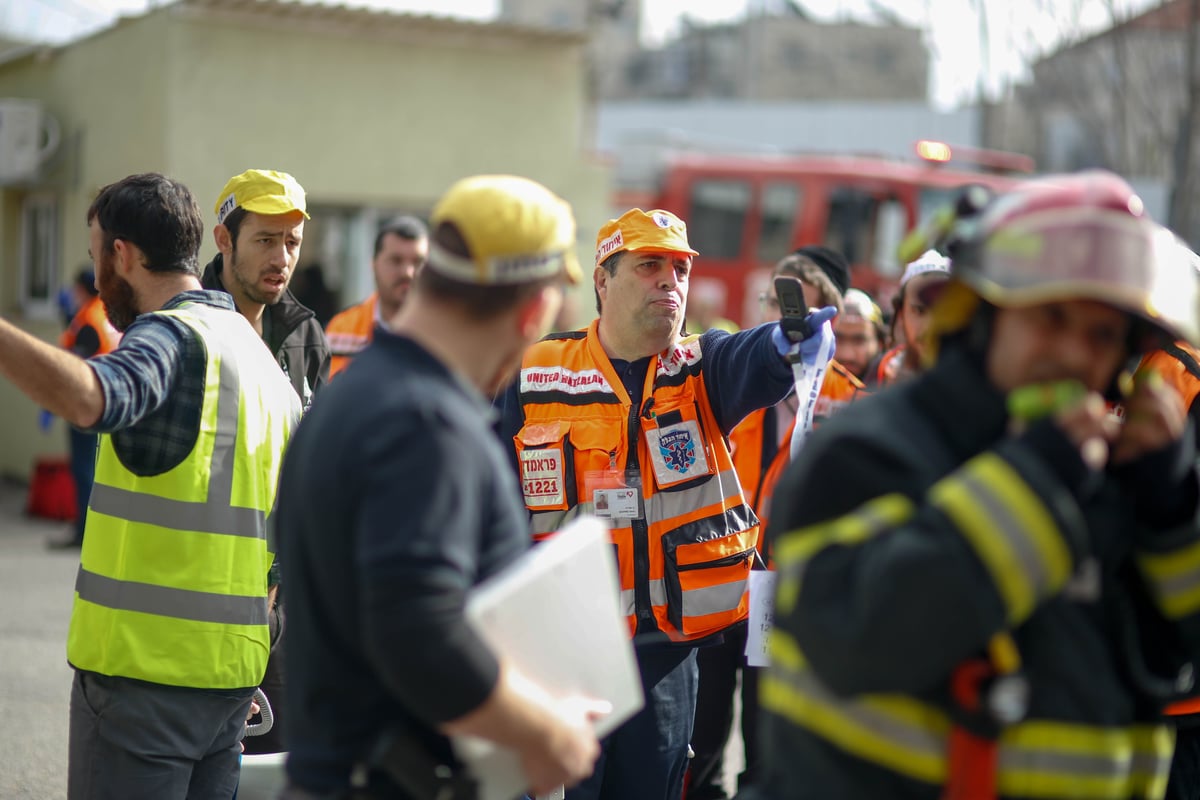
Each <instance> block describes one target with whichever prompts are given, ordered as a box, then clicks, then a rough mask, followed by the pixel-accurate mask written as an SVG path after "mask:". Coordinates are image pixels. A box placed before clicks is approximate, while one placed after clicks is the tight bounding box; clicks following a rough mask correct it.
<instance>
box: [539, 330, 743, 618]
mask: <svg viewBox="0 0 1200 800" xmlns="http://www.w3.org/2000/svg"><path fill="white" fill-rule="evenodd" d="M598 326H599V323H598V322H593V323H592V324H591V326H590V327H589V328H588V329H586V330H581V331H574V332H570V333H564V334H556V335H553V336H551V337H549V338H547V339H546V340H543V341H542V342H539V343H538V344H536V345H534V346H533V347H532V348H530V349H529V350H528V351H527V353H526V355H525V359H524V362H523V364H522V368H521V375H520V401H521V406H522V409H523V411H524V414H525V424H524V426H523V427H522V428H521V430H520V431H519V432H518V434H517V435H516V437H515V444H516V449H517V454H518V461H519V464H520V470H521V484H522V488H523V490H524V495H525V505H526V507H527V508H528V509H529V511H530V512H531V518H532V526H533V532H534V538H535V539H537V538H541V537H545V536H548V535H549V534H551V533H552V532H554V531H555V530H557V529H558V528H560V527H561V526H562V524H563V523H564V522H565V521H566V520H567V519H568V518H570V517H573V516H575V515H577V514H581V513H589V514H597V515H599V516H605V517H607V518H608V521H609V523H610V525H611V536H612V541H613V545H614V546H615V548H616V554H617V563H618V571H619V573H620V582H621V606H622V608H623V609H624V612H625V614H626V618H627V621H628V624H629V632H630V634H631V635H632V634H633V633H635V632H639V633H643V634H644V633H648V632H653V631H659V632H661V633H663V634H665V635H666V636H667V637H669V638H670V639H672V640H675V641H695V640H698V639H702V638H704V637H707V636H711V635H712V634H715V633H717V632H719V631H721V630H723V629H725V628H727V627H729V626H730V625H732V624H733V623H735V622H738V621H739V620H741V619H744V618H745V616H746V611H747V608H748V602H749V601H748V597H747V593H746V588H747V580H748V576H749V573H750V568H751V566H752V564H753V560H754V553H755V543H756V541H757V539H758V518H757V517H756V516H755V515H754V511H753V510H751V508H750V506H749V504H748V503H747V502H746V499H745V497H744V496H743V494H742V487H741V484H740V483H739V482H738V478H737V473H736V472H735V471H734V468H733V462H732V460H731V457H730V454H729V447H728V445H727V444H726V442H725V438H724V436H723V435H722V433H721V430H720V428H719V426H718V424H717V421H716V418H715V417H714V416H713V412H712V408H711V406H710V405H709V400H708V392H707V390H706V388H705V385H704V380H703V376H702V372H701V362H702V357H703V356H702V353H701V351H700V337H699V336H689V337H687V338H685V339H683V340H682V341H680V342H679V343H678V344H677V345H675V346H674V347H672V348H671V349H669V350H666V351H664V352H663V353H660V354H659V355H658V356H657V357H656V358H654V359H652V360H651V366H650V368H649V369H647V374H646V378H645V386H644V390H643V395H642V396H643V400H642V405H641V407H640V408H633V407H632V401H631V400H630V398H629V396H628V393H627V392H626V391H625V387H624V384H623V383H622V382H621V379H620V377H619V376H618V375H617V374H616V372H615V371H614V370H613V367H612V363H611V362H610V361H609V359H608V356H607V355H606V354H605V353H604V350H603V348H602V347H601V345H600V339H599V336H598V333H597V331H598Z"/></svg>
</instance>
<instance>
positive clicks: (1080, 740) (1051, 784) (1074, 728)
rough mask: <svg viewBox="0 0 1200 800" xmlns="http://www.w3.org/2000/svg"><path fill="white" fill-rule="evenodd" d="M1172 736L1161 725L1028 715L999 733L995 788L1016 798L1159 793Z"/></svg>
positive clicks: (1167, 766) (1168, 762)
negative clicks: (1110, 724) (1097, 723)
mask: <svg viewBox="0 0 1200 800" xmlns="http://www.w3.org/2000/svg"><path fill="white" fill-rule="evenodd" d="M1174 738H1175V737H1174V732H1173V731H1172V730H1171V729H1170V728H1168V727H1166V726H1155V725H1143V726H1135V727H1130V728H1095V727H1091V726H1086V725H1070V724H1067V723H1062V722H1046V721H1043V720H1030V721H1027V722H1025V723H1023V724H1021V725H1019V726H1017V727H1014V728H1010V729H1008V730H1007V731H1005V732H1004V733H1003V735H1002V736H1001V737H1000V758H999V762H1000V764H999V766H1000V770H999V784H1000V785H999V789H1000V792H1001V794H1006V795H1012V796H1016V797H1045V798H1062V797H1078V798H1087V799H1088V800H1091V799H1092V798H1095V800H1102V799H1103V798H1127V797H1162V795H1163V793H1164V792H1165V791H1166V787H1167V774H1168V772H1169V771H1170V766H1171V753H1172V751H1173V750H1174V744H1175V742H1174Z"/></svg>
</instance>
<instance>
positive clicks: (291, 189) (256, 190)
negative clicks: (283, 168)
mask: <svg viewBox="0 0 1200 800" xmlns="http://www.w3.org/2000/svg"><path fill="white" fill-rule="evenodd" d="M235 208H244V209H246V210H247V211H251V212H253V213H255V214H286V213H288V212H289V211H299V212H300V213H302V214H303V215H304V218H305V219H308V218H309V217H308V212H307V211H305V203H304V187H302V186H301V185H300V184H299V183H298V182H297V181H296V179H295V178H293V177H292V176H291V175H288V174H287V173H286V172H276V171H275V170H273V169H248V170H246V171H245V172H243V173H242V174H241V175H234V176H233V177H232V178H230V179H229V182H228V183H226V184H225V188H224V189H222V190H221V194H220V195H219V196H218V197H217V205H216V207H215V209H214V210H215V211H216V212H217V223H218V224H221V223H224V222H225V218H226V217H228V216H229V215H230V214H231V213H232V212H233V210H234V209H235Z"/></svg>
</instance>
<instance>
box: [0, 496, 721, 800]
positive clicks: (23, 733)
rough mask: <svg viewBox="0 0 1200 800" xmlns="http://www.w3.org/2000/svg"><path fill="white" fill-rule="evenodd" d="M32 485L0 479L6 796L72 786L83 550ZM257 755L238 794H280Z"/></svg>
mask: <svg viewBox="0 0 1200 800" xmlns="http://www.w3.org/2000/svg"><path fill="white" fill-rule="evenodd" d="M26 493H27V488H26V487H25V486H23V485H21V484H16V483H12V482H5V481H3V480H0V798H2V799H3V800H56V799H57V798H65V797H66V793H67V778H66V774H67V710H68V703H69V699H70V690H71V669H70V668H69V667H68V666H67V659H66V641H67V624H68V622H69V620H70V616H71V598H72V587H73V586H74V582H75V572H76V569H77V568H78V566H79V551H78V550H66V551H53V550H48V549H47V548H46V540H47V538H49V537H51V536H57V535H59V534H60V533H62V532H63V531H65V530H66V527H67V523H64V522H56V521H48V520H40V519H33V518H30V517H27V516H25V514H24V507H25V498H26ZM740 744H741V743H740V740H739V737H734V738H733V740H732V741H731V742H730V748H729V750H727V751H726V752H727V755H726V763H727V765H728V767H729V770H728V771H729V773H730V774H729V775H728V776H727V784H728V785H729V786H730V788H731V789H732V784H733V782H734V776H736V774H737V772H738V771H740V769H741V748H740ZM253 761H254V763H250V762H251V760H250V759H247V762H248V763H247V764H246V765H245V768H244V769H243V778H242V787H241V791H240V793H239V797H238V800H268V798H271V797H272V796H273V794H274V791H273V788H272V787H273V785H274V783H275V781H276V780H277V777H278V758H277V757H272V756H262V757H257V758H256V759H254V760H253Z"/></svg>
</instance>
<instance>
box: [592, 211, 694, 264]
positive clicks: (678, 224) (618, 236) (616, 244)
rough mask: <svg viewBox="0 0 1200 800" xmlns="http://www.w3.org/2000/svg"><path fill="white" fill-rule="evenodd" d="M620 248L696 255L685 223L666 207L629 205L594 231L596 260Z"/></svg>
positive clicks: (620, 249)
mask: <svg viewBox="0 0 1200 800" xmlns="http://www.w3.org/2000/svg"><path fill="white" fill-rule="evenodd" d="M622 250H662V251H664V252H668V253H687V254H688V255H692V256H698V255H700V254H699V253H698V252H696V251H695V250H693V249H692V246H691V245H689V244H688V240H687V225H685V224H684V222H683V220H681V219H680V218H679V217H677V216H675V215H674V214H672V213H671V212H670V211H663V210H662V209H658V208H656V209H654V210H652V211H642V210H641V209H640V208H631V209H629V210H628V211H626V212H625V213H624V214H622V215H621V216H620V217H618V218H617V219H610V220H609V221H608V222H606V223H604V225H603V226H601V228H600V233H598V234H596V263H597V264H599V263H600V262H601V261H603V260H604V259H606V258H608V257H609V256H611V255H612V254H613V253H620V252H621V251H622Z"/></svg>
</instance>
